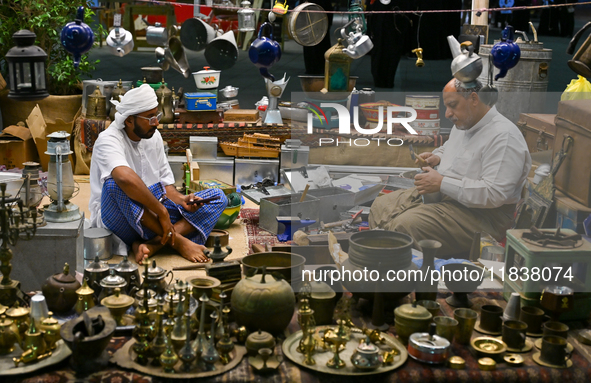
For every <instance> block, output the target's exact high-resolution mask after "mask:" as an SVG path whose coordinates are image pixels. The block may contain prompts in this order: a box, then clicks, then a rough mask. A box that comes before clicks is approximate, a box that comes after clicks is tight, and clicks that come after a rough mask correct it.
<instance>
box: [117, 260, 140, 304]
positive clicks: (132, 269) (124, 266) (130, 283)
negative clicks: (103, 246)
mask: <svg viewBox="0 0 591 383" xmlns="http://www.w3.org/2000/svg"><path fill="white" fill-rule="evenodd" d="M114 270H115V273H117V275H119V276H120V277H122V278H123V279H125V282H127V288H126V289H125V290H122V291H124V292H125V293H126V294H127V295H130V296H134V294H135V292H136V291H137V290H138V289H139V288H140V286H141V283H140V272H139V270H138V265H137V264H135V263H132V262H130V261H129V259H128V258H127V255H125V256H124V257H123V260H122V261H121V262H119V263H118V264H117V265H116V266H115V268H114Z"/></svg>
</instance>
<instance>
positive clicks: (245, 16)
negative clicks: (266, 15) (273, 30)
mask: <svg viewBox="0 0 591 383" xmlns="http://www.w3.org/2000/svg"><path fill="white" fill-rule="evenodd" d="M240 4H241V5H242V9H240V10H239V11H238V31H239V32H252V31H254V30H255V28H256V22H257V19H256V16H255V13H254V10H253V9H252V8H250V1H248V0H244V1H243V2H242V3H240Z"/></svg>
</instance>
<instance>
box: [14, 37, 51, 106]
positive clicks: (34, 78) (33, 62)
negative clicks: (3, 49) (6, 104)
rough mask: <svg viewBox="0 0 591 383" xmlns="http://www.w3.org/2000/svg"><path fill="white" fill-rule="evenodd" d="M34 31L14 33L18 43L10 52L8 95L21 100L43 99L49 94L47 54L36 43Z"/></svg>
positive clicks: (15, 41)
mask: <svg viewBox="0 0 591 383" xmlns="http://www.w3.org/2000/svg"><path fill="white" fill-rule="evenodd" d="M36 37H37V35H35V34H34V33H33V32H31V31H29V30H26V29H23V30H20V31H18V32H16V33H15V34H14V35H12V39H13V40H14V43H15V44H16V46H15V47H12V48H11V49H10V50H9V51H8V53H6V61H7V62H8V77H9V80H8V81H9V82H10V92H9V93H8V97H9V98H12V99H15V100H20V101H35V100H41V99H42V98H45V97H47V96H49V93H48V92H47V82H46V81H45V60H46V59H47V54H46V53H45V52H44V51H43V49H41V48H39V47H38V46H36V45H34V44H35V38H36Z"/></svg>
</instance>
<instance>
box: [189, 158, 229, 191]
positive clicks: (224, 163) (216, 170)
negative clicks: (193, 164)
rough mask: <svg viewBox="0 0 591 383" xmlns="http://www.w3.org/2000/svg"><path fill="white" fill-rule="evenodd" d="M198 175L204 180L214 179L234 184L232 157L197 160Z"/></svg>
mask: <svg viewBox="0 0 591 383" xmlns="http://www.w3.org/2000/svg"><path fill="white" fill-rule="evenodd" d="M197 163H198V164H199V177H200V178H203V179H204V180H208V179H216V180H220V181H222V182H225V183H227V184H229V185H233V184H234V157H227V158H218V159H217V160H197Z"/></svg>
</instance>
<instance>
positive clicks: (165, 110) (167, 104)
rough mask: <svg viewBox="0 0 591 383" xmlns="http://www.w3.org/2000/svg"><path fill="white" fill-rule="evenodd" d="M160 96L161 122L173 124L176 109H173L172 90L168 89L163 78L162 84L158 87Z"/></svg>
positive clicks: (157, 91)
mask: <svg viewBox="0 0 591 383" xmlns="http://www.w3.org/2000/svg"><path fill="white" fill-rule="evenodd" d="M156 97H157V98H158V113H162V118H161V119H160V123H161V124H171V123H172V122H174V110H173V109H172V91H171V90H170V89H168V87H167V86H166V84H165V83H164V79H162V85H160V88H158V89H156Z"/></svg>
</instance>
